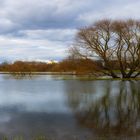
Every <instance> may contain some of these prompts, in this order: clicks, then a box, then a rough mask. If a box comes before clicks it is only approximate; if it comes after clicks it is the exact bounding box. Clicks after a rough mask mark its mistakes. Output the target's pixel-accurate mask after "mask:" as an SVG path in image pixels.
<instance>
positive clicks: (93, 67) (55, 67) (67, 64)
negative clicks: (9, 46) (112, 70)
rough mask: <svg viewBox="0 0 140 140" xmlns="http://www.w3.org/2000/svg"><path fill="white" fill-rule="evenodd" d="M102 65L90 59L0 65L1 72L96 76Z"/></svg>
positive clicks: (69, 58)
mask: <svg viewBox="0 0 140 140" xmlns="http://www.w3.org/2000/svg"><path fill="white" fill-rule="evenodd" d="M101 65H102V64H101V63H100V62H98V61H93V60H90V59H80V58H79V59H75V58H72V57H68V58H66V59H64V60H62V61H60V62H58V63H51V64H47V63H45V62H27V61H15V62H14V63H8V62H3V63H1V64H0V71H1V72H11V73H14V72H22V73H24V72H30V73H31V72H73V73H75V74H95V73H96V72H95V71H98V69H99V68H100V67H101Z"/></svg>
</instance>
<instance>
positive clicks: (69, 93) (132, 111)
mask: <svg viewBox="0 0 140 140" xmlns="http://www.w3.org/2000/svg"><path fill="white" fill-rule="evenodd" d="M63 79H65V78H64V77H63V76H51V75H45V76H44V75H42V76H33V77H31V78H29V77H26V78H21V79H15V78H14V77H11V76H9V75H0V139H1V138H2V137H3V136H7V137H9V138H11V137H15V136H22V137H23V138H24V139H26V140H31V139H32V138H34V137H37V136H45V137H47V138H48V139H50V140H105V139H107V140H113V139H114V140H120V139H122V140H123V139H139V138H140V82H139V81H111V80H100V81H99V80H97V81H90V80H89V81H88V80H76V79H75V77H71V78H70V79H71V80H63Z"/></svg>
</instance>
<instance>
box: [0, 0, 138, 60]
mask: <svg viewBox="0 0 140 140" xmlns="http://www.w3.org/2000/svg"><path fill="white" fill-rule="evenodd" d="M139 7H140V1H138V0H123V1H122V0H0V50H1V51H0V59H1V60H4V59H6V58H7V59H9V60H17V59H36V60H37V59H44V60H45V59H61V58H64V57H65V56H66V50H67V47H68V46H69V44H71V42H72V40H73V38H74V36H75V33H76V31H77V28H80V27H82V26H87V25H89V24H92V23H93V22H94V21H95V20H98V19H101V18H114V19H116V18H136V19H139V18H140V15H139V12H140V9H139Z"/></svg>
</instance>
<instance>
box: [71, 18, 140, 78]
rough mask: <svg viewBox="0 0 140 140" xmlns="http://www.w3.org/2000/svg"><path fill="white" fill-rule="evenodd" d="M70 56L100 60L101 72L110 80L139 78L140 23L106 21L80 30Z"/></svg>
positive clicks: (135, 21) (132, 21)
mask: <svg viewBox="0 0 140 140" xmlns="http://www.w3.org/2000/svg"><path fill="white" fill-rule="evenodd" d="M70 53H71V54H72V55H75V56H77V57H82V58H91V59H99V60H101V61H102V63H103V67H104V68H103V69H102V70H101V71H102V72H103V73H104V74H106V75H109V76H112V77H113V78H135V77H137V76H139V75H140V69H139V68H140V21H137V20H108V19H105V20H100V21H97V22H95V23H94V24H93V25H91V26H89V27H85V28H82V29H79V31H78V33H77V35H76V41H75V43H74V46H73V47H72V48H71V49H70ZM114 62H115V64H117V65H118V70H115V69H114ZM118 71H119V72H118Z"/></svg>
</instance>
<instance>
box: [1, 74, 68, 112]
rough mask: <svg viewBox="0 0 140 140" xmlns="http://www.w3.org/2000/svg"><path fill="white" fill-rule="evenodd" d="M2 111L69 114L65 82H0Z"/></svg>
mask: <svg viewBox="0 0 140 140" xmlns="http://www.w3.org/2000/svg"><path fill="white" fill-rule="evenodd" d="M49 78H50V77H49ZM0 83H1V84H0V109H1V108H3V107H12V106H13V107H15V106H17V108H18V109H19V110H22V111H29V112H47V113H53V112H54V113H57V112H59V113H68V112H69V111H70V110H69V108H68V107H67V106H66V105H65V104H66V100H67V99H66V95H65V94H64V90H63V81H56V82H54V81H52V80H49V81H48V80H46V81H44V79H43V80H38V79H37V80H32V79H31V80H4V79H3V80H2V78H1V82H0Z"/></svg>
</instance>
